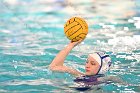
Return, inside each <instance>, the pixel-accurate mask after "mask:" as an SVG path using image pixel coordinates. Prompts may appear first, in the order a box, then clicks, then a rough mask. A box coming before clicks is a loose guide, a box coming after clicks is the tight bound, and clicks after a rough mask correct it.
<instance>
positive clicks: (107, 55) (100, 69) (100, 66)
mask: <svg viewBox="0 0 140 93" xmlns="http://www.w3.org/2000/svg"><path fill="white" fill-rule="evenodd" d="M96 53H97V52H96ZM97 54H98V55H99V57H100V58H101V65H100V68H99V70H98V72H97V73H96V74H95V75H97V74H99V72H100V70H101V68H102V65H103V59H104V58H106V57H109V55H105V56H102V57H101V56H100V54H99V53H97Z"/></svg>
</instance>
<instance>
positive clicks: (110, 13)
mask: <svg viewBox="0 0 140 93" xmlns="http://www.w3.org/2000/svg"><path fill="white" fill-rule="evenodd" d="M73 16H79V17H83V18H84V19H85V20H86V21H87V23H88V25H89V33H88V35H87V37H86V39H85V40H84V41H83V42H82V43H81V44H80V45H78V46H77V47H75V48H74V49H73V50H72V51H71V53H70V54H69V56H68V57H67V58H66V61H65V64H66V65H68V66H71V67H74V68H76V69H78V70H80V71H83V72H84V64H85V60H86V58H87V55H88V53H91V52H92V51H106V52H107V53H108V54H110V55H111V57H112V62H113V65H112V67H111V70H110V72H109V73H108V75H110V76H116V77H119V78H121V79H122V80H123V81H124V82H127V85H126V84H125V85H123V84H121V83H116V82H113V83H110V84H102V85H99V86H95V87H93V89H92V90H87V91H86V92H87V93H93V92H94V93H96V92H99V93H110V92H115V93H116V92H122V93H135V92H140V1H139V0H123V1H122V0H117V1H111V0H106V1H104V0H98V1H95V0H88V1H87V0H86V1H85V0H80V1H75V0H46V1H45V0H12V1H11V0H1V1H0V93H9V92H12V93H52V92H56V93H65V92H70V93H77V92H79V91H77V90H75V89H73V88H69V86H71V85H73V79H74V77H73V76H72V75H70V74H68V73H57V72H52V71H50V70H49V69H48V66H49V64H50V63H51V61H52V60H53V58H54V57H55V56H56V54H57V53H58V52H59V51H60V50H62V49H63V48H64V47H65V46H66V45H67V44H68V43H69V42H70V41H69V40H68V39H67V38H66V36H65V35H64V32H63V26H64V24H65V22H66V20H68V19H69V18H71V17H73ZM96 87H98V88H96Z"/></svg>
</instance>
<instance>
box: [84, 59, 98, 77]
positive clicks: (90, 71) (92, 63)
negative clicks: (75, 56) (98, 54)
mask: <svg viewBox="0 0 140 93" xmlns="http://www.w3.org/2000/svg"><path fill="white" fill-rule="evenodd" d="M99 68H100V65H99V63H98V62H97V61H96V60H95V59H94V58H93V57H91V56H88V59H87V62H86V65H85V70H86V73H85V74H86V75H95V74H96V73H97V72H98V70H99Z"/></svg>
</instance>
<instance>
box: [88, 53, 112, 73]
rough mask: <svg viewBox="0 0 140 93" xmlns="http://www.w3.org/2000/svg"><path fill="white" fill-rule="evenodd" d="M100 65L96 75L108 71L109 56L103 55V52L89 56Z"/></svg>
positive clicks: (109, 64)
mask: <svg viewBox="0 0 140 93" xmlns="http://www.w3.org/2000/svg"><path fill="white" fill-rule="evenodd" d="M90 56H91V57H93V58H94V59H95V60H96V61H97V62H98V63H99V65H100V68H99V70H98V72H97V73H96V74H105V73H106V72H107V71H109V69H110V66H111V64H112V62H111V58H110V56H109V55H107V54H105V53H104V52H95V53H93V54H90Z"/></svg>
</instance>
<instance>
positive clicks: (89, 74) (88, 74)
mask: <svg viewBox="0 0 140 93" xmlns="http://www.w3.org/2000/svg"><path fill="white" fill-rule="evenodd" d="M85 74H86V75H87V76H91V75H93V74H91V73H88V72H86V73H85Z"/></svg>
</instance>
